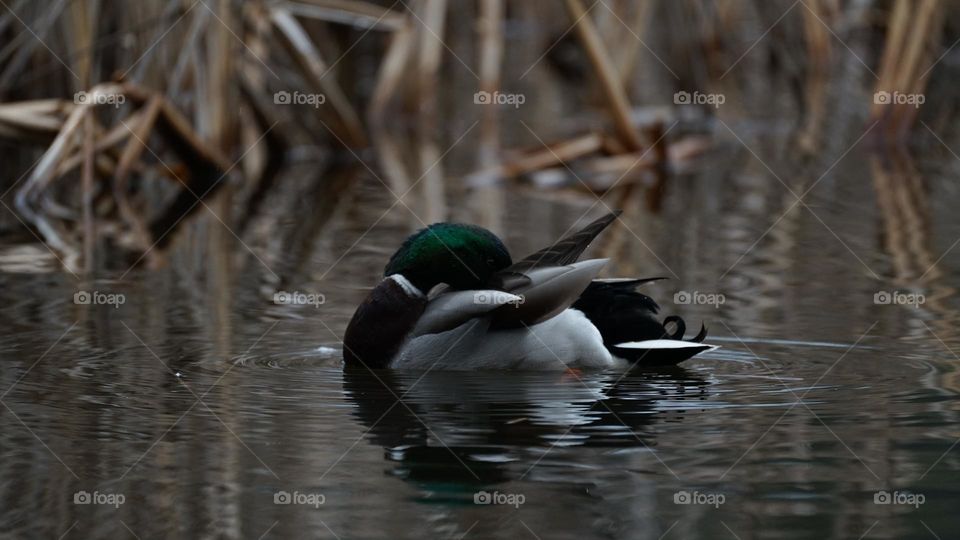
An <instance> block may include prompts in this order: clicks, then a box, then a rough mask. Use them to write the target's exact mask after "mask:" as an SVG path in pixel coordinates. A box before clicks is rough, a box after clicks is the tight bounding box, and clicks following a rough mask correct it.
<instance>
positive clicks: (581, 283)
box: [493, 259, 609, 328]
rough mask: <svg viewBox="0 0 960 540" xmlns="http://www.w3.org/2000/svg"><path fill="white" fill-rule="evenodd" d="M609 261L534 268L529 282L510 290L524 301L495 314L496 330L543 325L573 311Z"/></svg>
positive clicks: (528, 273) (529, 272)
mask: <svg viewBox="0 0 960 540" xmlns="http://www.w3.org/2000/svg"><path fill="white" fill-rule="evenodd" d="M608 260H609V259H590V260H587V261H581V262H578V263H574V264H570V265H567V266H550V267H546V268H535V269H533V270H530V271H528V272H527V273H526V274H525V276H526V277H527V278H528V279H529V282H528V283H526V284H525V285H521V286H518V287H516V288H514V289H513V290H511V291H510V292H511V293H512V294H515V295H517V296H519V297H520V298H521V300H520V301H519V302H518V303H515V304H512V305H505V306H503V307H500V308H499V309H497V310H496V311H495V312H494V314H493V315H494V320H493V327H495V328H514V327H520V326H531V325H534V324H537V323H540V322H543V321H545V320H547V319H549V318H551V317H553V316H555V315H557V314H558V313H560V312H561V311H563V310H565V309H567V308H568V307H570V306H571V305H572V304H573V303H574V302H576V301H577V299H578V298H580V294H581V293H583V291H584V289H586V288H587V287H588V286H589V285H590V282H591V281H592V280H593V278H595V277H596V276H597V274H598V273H600V270H602V269H603V267H604V266H606V264H607V261H608Z"/></svg>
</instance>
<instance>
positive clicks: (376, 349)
mask: <svg viewBox="0 0 960 540" xmlns="http://www.w3.org/2000/svg"><path fill="white" fill-rule="evenodd" d="M617 215H618V213H610V214H607V215H605V216H603V217H601V218H599V219H597V220H595V221H593V222H592V223H590V224H589V225H587V226H586V227H584V228H583V229H581V230H579V231H577V232H575V233H573V234H570V235H568V236H566V237H564V238H562V239H561V240H560V241H558V242H557V243H556V244H553V245H552V246H550V247H547V248H545V249H542V250H540V251H537V252H536V253H534V254H532V255H530V256H529V257H526V258H525V259H523V260H521V261H518V262H513V260H512V259H511V257H510V252H509V251H507V248H506V246H504V244H503V242H502V241H501V240H500V239H499V238H498V237H497V236H496V235H495V234H493V233H492V232H490V231H488V230H486V229H484V228H482V227H478V226H476V225H466V224H460V223H435V224H433V225H430V226H428V227H426V228H424V229H422V230H420V231H418V232H416V233H415V234H413V235H411V236H410V237H409V238H407V240H406V241H405V242H404V243H403V245H402V246H400V249H398V250H397V252H396V253H394V254H393V256H392V257H391V258H390V260H389V262H388V263H387V266H386V268H385V270H384V276H385V277H384V279H383V281H381V282H380V283H379V284H378V285H377V286H376V287H375V288H374V289H373V290H372V291H371V292H370V294H369V295H368V296H367V298H366V299H365V300H364V301H363V303H361V304H360V306H359V307H357V310H356V312H355V313H354V314H353V318H352V319H351V320H350V323H349V324H348V325H347V331H346V334H345V336H344V340H343V349H344V351H343V353H344V361H345V363H346V365H347V366H348V367H349V366H366V367H367V368H370V369H377V368H397V369H424V370H426V369H448V370H455V369H461V370H468V369H469V370H473V369H530V370H555V369H559V370H565V369H598V368H600V369H603V368H614V369H620V368H629V367H633V366H656V365H673V364H677V363H679V362H682V361H683V360H686V359H688V358H690V357H692V356H694V355H696V354H699V353H701V352H704V351H709V350H712V349H715V348H716V347H714V346H712V345H706V344H704V343H702V342H703V339H704V338H705V337H706V335H707V332H706V328H705V327H703V326H702V325H701V329H700V332H699V333H698V334H697V335H696V336H695V337H693V338H692V339H691V340H689V341H684V340H683V335H684V333H685V330H686V325H685V324H684V321H683V319H681V318H679V317H676V316H670V317H667V318H666V319H664V320H663V321H662V322H661V321H659V320H658V319H657V317H656V315H657V313H658V312H659V310H660V307H659V306H658V305H657V303H656V302H654V301H653V299H652V298H650V297H649V296H646V295H644V294H642V293H640V292H637V291H636V289H637V288H638V287H640V286H641V285H643V284H645V283H649V282H652V281H656V280H659V279H663V278H645V279H633V278H627V279H597V275H598V274H599V273H600V271H601V270H602V269H603V268H604V266H606V264H607V262H608V259H590V260H585V261H579V262H578V259H579V258H580V255H581V254H582V253H583V251H584V250H585V249H586V248H587V246H589V245H590V242H592V241H593V239H594V238H596V237H597V235H598V234H600V232H602V231H603V230H604V229H605V228H607V226H608V225H610V223H612V222H613V221H614V220H615V219H616V218H617ZM671 323H673V324H674V325H675V329H674V330H673V331H672V332H670V331H668V329H667V326H668V325H669V324H671Z"/></svg>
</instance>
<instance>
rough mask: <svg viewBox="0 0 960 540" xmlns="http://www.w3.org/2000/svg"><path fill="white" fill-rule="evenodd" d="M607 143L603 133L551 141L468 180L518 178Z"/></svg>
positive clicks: (575, 157) (595, 149)
mask: <svg viewBox="0 0 960 540" xmlns="http://www.w3.org/2000/svg"><path fill="white" fill-rule="evenodd" d="M603 144H604V138H603V136H601V135H598V134H596V133H588V134H586V135H581V136H579V137H576V138H574V139H570V140H567V141H562V142H559V143H555V144H550V145H548V146H547V148H539V149H536V150H533V151H531V152H527V153H524V154H522V155H520V156H518V157H514V158H512V159H508V160H506V161H505V162H504V163H502V164H500V165H497V166H494V167H486V168H483V169H481V170H479V171H476V172H473V173H471V174H470V175H468V176H467V177H466V178H465V181H466V182H467V183H468V184H479V185H483V184H488V183H489V181H490V179H493V178H516V177H517V176H520V175H522V174H528V173H531V172H534V171H538V170H540V169H547V168H550V167H552V166H554V165H560V164H563V163H568V162H571V161H573V160H575V159H578V158H581V157H583V156H586V155H589V154H593V153H595V152H598V151H599V150H600V149H602V148H603Z"/></svg>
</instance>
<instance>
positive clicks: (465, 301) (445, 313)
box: [410, 290, 523, 337]
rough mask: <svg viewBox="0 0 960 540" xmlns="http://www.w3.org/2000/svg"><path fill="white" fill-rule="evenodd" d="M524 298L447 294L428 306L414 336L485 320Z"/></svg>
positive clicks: (496, 293) (485, 292)
mask: <svg viewBox="0 0 960 540" xmlns="http://www.w3.org/2000/svg"><path fill="white" fill-rule="evenodd" d="M522 300H523V298H522V297H520V296H517V295H514V294H510V293H505V292H503V291H493V290H475V291H452V290H451V291H446V292H442V293H440V294H438V295H437V296H436V297H435V298H432V299H431V300H430V301H429V303H427V306H426V308H425V309H424V311H423V314H422V315H421V316H420V318H419V319H417V324H416V325H415V326H414V327H413V330H412V331H411V334H410V335H411V337H417V336H422V335H425V334H437V333H440V332H446V331H447V330H452V329H454V328H456V327H458V326H460V325H462V324H464V323H466V322H468V321H470V320H471V319H475V318H478V317H482V316H484V315H486V314H488V313H490V312H491V311H494V310H496V309H498V308H502V307H510V306H509V304H516V303H519V302H521V301H522Z"/></svg>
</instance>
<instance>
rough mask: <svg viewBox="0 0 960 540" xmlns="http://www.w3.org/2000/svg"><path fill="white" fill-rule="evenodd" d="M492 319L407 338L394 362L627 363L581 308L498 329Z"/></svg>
mask: <svg viewBox="0 0 960 540" xmlns="http://www.w3.org/2000/svg"><path fill="white" fill-rule="evenodd" d="M489 322H490V321H489V320H488V319H474V320H472V321H470V322H468V323H466V324H464V325H462V326H460V327H458V328H454V329H453V330H449V331H447V332H441V333H439V334H427V335H424V336H418V337H414V338H412V339H410V340H409V341H407V342H406V343H405V344H404V345H403V346H402V347H401V349H400V352H399V353H397V355H396V357H394V359H393V360H392V361H391V362H390V366H391V367H395V368H403V369H423V370H428V369H444V370H449V369H460V370H474V369H523V370H540V371H543V370H560V371H562V370H564V369H568V368H590V369H604V368H609V369H617V368H626V367H627V366H628V363H627V362H626V360H623V359H620V358H616V357H614V356H613V355H612V354H610V352H609V351H607V349H606V347H604V346H603V338H602V337H600V331H599V330H597V328H596V327H595V326H594V325H593V324H591V323H590V321H589V320H588V319H587V317H586V316H585V315H584V314H583V313H581V312H580V311H578V310H576V309H566V310H564V311H563V312H561V313H560V314H559V315H557V316H555V317H553V318H551V319H548V320H546V321H544V322H542V323H539V324H535V325H533V326H528V327H524V328H511V329H505V330H493V331H491V330H490V328H489Z"/></svg>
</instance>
